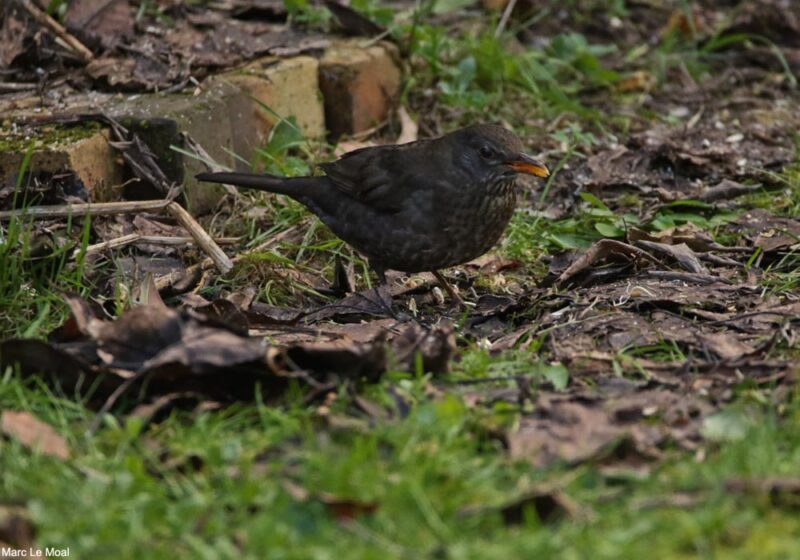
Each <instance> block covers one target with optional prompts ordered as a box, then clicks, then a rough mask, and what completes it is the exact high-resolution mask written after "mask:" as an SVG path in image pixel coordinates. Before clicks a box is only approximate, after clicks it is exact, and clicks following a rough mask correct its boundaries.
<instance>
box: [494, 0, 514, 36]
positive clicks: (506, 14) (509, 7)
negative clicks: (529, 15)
mask: <svg viewBox="0 0 800 560" xmlns="http://www.w3.org/2000/svg"><path fill="white" fill-rule="evenodd" d="M516 5H517V0H509V2H508V4H506V8H505V9H504V10H503V15H502V16H500V22H499V23H498V24H497V29H495V30H494V38H495V39H499V38H500V35H502V34H503V31H505V30H506V25H507V24H508V20H509V18H511V12H513V11H514V8H515V7H516Z"/></svg>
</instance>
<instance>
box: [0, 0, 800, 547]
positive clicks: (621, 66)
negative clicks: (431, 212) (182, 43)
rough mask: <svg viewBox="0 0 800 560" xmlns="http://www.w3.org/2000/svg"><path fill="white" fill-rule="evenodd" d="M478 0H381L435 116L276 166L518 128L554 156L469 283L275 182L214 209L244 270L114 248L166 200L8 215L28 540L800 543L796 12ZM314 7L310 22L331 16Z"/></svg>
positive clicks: (11, 524)
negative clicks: (108, 245)
mask: <svg viewBox="0 0 800 560" xmlns="http://www.w3.org/2000/svg"><path fill="white" fill-rule="evenodd" d="M450 4H453V5H452V6H451V5H450ZM455 4H456V3H450V2H438V3H432V4H428V3H422V4H421V5H419V6H417V9H413V6H406V5H403V4H396V5H390V7H389V8H388V9H387V6H386V5H382V4H381V3H378V2H358V3H357V2H353V7H354V8H356V9H358V10H359V11H360V13H362V14H365V15H366V16H367V17H369V18H370V19H371V20H372V21H373V22H378V23H380V24H381V25H384V26H386V28H387V29H388V32H389V36H390V37H391V38H392V39H393V40H394V41H396V42H397V44H398V47H399V52H400V53H402V56H403V57H404V61H405V62H404V64H405V65H406V67H407V81H406V86H405V89H404V92H403V95H402V98H401V100H400V102H401V104H402V105H403V107H404V108H405V110H406V111H407V115H410V117H408V116H405V117H403V118H399V119H398V123H397V124H394V123H391V124H389V125H387V126H384V127H382V128H379V129H378V130H375V131H373V132H372V133H371V134H370V135H368V136H367V137H359V138H356V139H340V140H339V141H338V143H339V146H335V145H332V144H329V143H328V142H319V141H309V140H307V139H304V138H302V137H301V136H300V135H299V134H298V133H297V130H296V128H295V127H293V126H292V124H291V121H290V120H285V121H281V124H280V125H279V127H278V129H277V130H278V131H279V133H276V134H273V135H272V138H271V141H270V142H269V143H268V144H267V145H266V146H264V147H263V149H262V150H261V152H260V154H261V158H260V159H259V161H257V162H255V164H256V167H260V168H264V167H266V168H267V170H268V171H271V172H276V173H286V174H299V173H306V172H308V171H309V169H310V166H309V162H311V161H314V160H317V161H324V160H325V159H326V158H329V157H332V154H333V153H340V152H341V151H342V150H343V149H346V148H353V147H357V146H361V145H364V144H365V143H366V142H390V141H394V140H396V139H397V136H398V133H399V132H400V130H401V129H402V130H404V131H405V132H408V129H409V126H410V125H414V124H415V125H418V127H419V135H420V136H432V135H436V134H439V133H442V132H446V131H448V130H452V129H455V128H458V127H459V126H462V125H466V124H470V123H474V122H480V121H483V120H486V119H487V115H488V116H489V118H490V119H491V120H493V121H499V122H502V123H504V124H506V125H507V126H509V127H511V128H513V129H514V130H515V131H516V132H517V133H518V134H519V135H520V136H521V137H522V138H524V139H525V143H526V145H527V147H528V148H529V151H530V152H531V153H534V154H537V155H539V156H540V157H541V158H542V159H545V160H546V161H547V162H548V164H549V165H550V168H551V170H552V175H551V177H550V178H549V179H548V181H547V182H546V183H545V184H534V183H530V184H525V185H523V188H521V196H520V198H521V200H520V205H519V208H518V210H517V212H516V214H515V216H514V218H513V220H512V223H511V225H510V227H509V229H508V231H507V233H506V236H505V237H504V239H503V240H502V242H501V243H500V245H499V246H498V247H497V248H496V249H495V250H494V251H492V252H491V253H490V254H488V255H486V256H484V257H482V258H481V259H478V260H477V261H475V262H473V263H469V264H468V265H465V266H462V267H458V268H457V269H453V270H450V271H447V272H446V276H447V277H448V278H449V279H450V280H451V281H452V282H453V283H455V284H456V285H457V286H458V288H459V291H460V293H461V294H462V295H463V297H464V298H465V299H466V300H467V302H468V304H469V305H468V307H467V308H466V310H461V309H459V308H458V307H456V306H454V305H452V304H451V302H450V301H449V299H448V298H447V297H446V296H442V294H441V292H440V290H439V289H438V288H437V287H435V283H434V282H433V281H432V279H431V278H430V277H429V276H428V275H417V276H414V277H412V278H406V277H402V276H401V275H394V276H392V277H391V280H392V283H391V285H390V289H389V293H390V294H391V295H392V296H393V305H394V313H393V315H392V314H387V310H386V308H385V305H384V304H383V303H382V302H381V301H380V300H379V299H377V298H375V297H372V296H374V295H376V293H375V291H374V290H370V289H369V288H371V287H372V284H371V280H370V277H369V274H367V272H368V269H367V267H366V264H365V263H364V261H363V260H362V259H361V258H360V257H359V256H358V255H357V254H354V252H353V251H352V250H350V249H349V248H348V247H347V246H346V245H344V244H342V243H341V242H340V241H338V240H336V239H335V238H334V237H333V236H332V234H331V233H330V232H328V231H327V230H326V229H325V228H324V227H323V226H322V225H321V224H319V222H318V221H317V220H316V219H315V218H314V217H313V216H310V215H309V214H308V213H307V212H305V211H304V210H303V208H302V207H300V206H299V205H298V204H295V203H292V202H291V201H287V200H285V199H283V198H281V197H274V196H268V195H252V194H239V195H235V196H234V195H228V196H227V197H226V198H224V199H223V200H222V201H221V202H220V204H219V205H218V206H217V207H216V209H215V211H214V213H213V214H212V215H208V216H204V217H201V218H200V221H201V223H202V224H203V226H205V228H206V229H207V230H208V231H209V232H210V233H211V234H212V235H213V236H214V237H216V238H223V237H229V238H230V237H234V238H237V239H236V243H237V244H236V245H233V246H225V249H226V250H227V251H228V253H229V254H230V255H231V256H232V257H234V256H235V257H234V268H233V270H232V271H231V272H229V273H227V274H218V273H217V272H215V271H214V269H213V267H211V268H207V269H205V270H204V271H200V270H196V272H197V273H196V274H191V271H192V269H191V265H196V264H197V263H199V262H201V261H202V260H203V258H204V255H203V254H202V253H200V252H199V251H197V250H194V249H190V250H185V249H182V248H181V249H172V248H168V249H166V250H165V249H164V248H163V247H153V246H150V245H136V246H128V247H126V248H123V249H120V250H118V252H112V253H108V252H103V253H98V254H93V255H91V254H90V255H86V252H87V247H88V246H89V245H90V244H92V243H96V242H97V241H99V240H103V239H108V238H113V237H117V236H119V235H121V234H124V233H129V232H130V231H131V227H133V226H132V225H131V224H132V222H131V220H133V221H134V222H135V227H136V228H139V229H137V230H136V231H143V232H147V233H148V234H150V235H183V234H182V233H175V232H176V231H177V230H180V228H177V226H176V225H175V224H174V223H172V222H169V221H168V220H163V219H161V218H159V217H157V216H156V217H154V216H153V215H150V214H142V215H140V216H136V217H135V218H134V217H133V216H131V217H122V218H113V219H111V218H104V219H98V220H92V222H91V223H89V221H88V220H79V219H75V220H69V221H65V220H59V221H57V222H47V223H44V224H43V223H42V222H36V221H32V220H30V219H28V218H24V217H23V218H20V219H12V220H10V221H9V220H4V221H3V222H2V224H1V225H0V338H2V339H5V341H4V342H2V343H0V355H2V356H3V360H4V361H5V362H6V363H7V362H11V361H13V362H15V364H17V365H15V366H11V365H9V367H7V368H6V369H5V370H4V371H3V372H2V377H0V411H2V421H1V422H0V432H2V436H0V472H2V473H3V476H2V479H1V480H0V542H7V543H11V544H14V545H17V546H29V545H31V546H40V547H45V546H52V547H56V548H65V547H69V548H70V555H71V556H72V557H76V558H83V557H106V556H111V555H114V556H119V557H131V558H138V557H147V558H162V557H163V558H174V557H187V558H188V557H192V558H194V557H202V558H228V557H231V558H233V557H237V558H239V557H247V558H261V557H270V558H272V557H274V558H341V557H347V558H387V557H389V558H395V557H397V558H401V557H413V558H418V557H428V556H429V557H438V558H509V557H559V558H560V557H564V558H641V557H645V556H649V557H656V558H697V557H702V558H748V559H750V558H776V559H778V558H780V559H784V558H800V549H798V547H797V544H796V543H797V542H798V539H799V538H800V520H798V517H797V515H796V513H797V508H798V506H800V478H798V473H797V465H798V464H800V401H798V398H797V388H796V384H795V377H796V374H797V369H798V363H800V360H799V359H798V358H799V357H800V346H798V344H800V343H799V342H798V341H799V340H800V339H799V338H798V330H797V329H798V317H799V316H800V292H799V291H798V285H799V284H800V273H799V272H798V262H800V257H798V254H797V249H798V247H800V245H798V242H799V241H800V237H799V236H800V219H799V216H800V135H798V130H800V93H798V89H797V76H798V75H799V74H800V43H798V40H797V37H798V36H800V20H798V17H797V15H796V14H794V13H793V12H791V11H790V10H789V3H788V2H781V1H779V0H759V1H758V2H741V3H737V2H726V3H724V5H722V4H723V3H717V2H669V1H663V2H659V1H648V2H626V1H620V2H594V1H592V0H575V1H571V2H567V3H564V2H548V1H538V2H534V1H526V2H522V1H520V2H519V3H518V5H517V6H516V9H515V10H514V11H513V13H512V15H511V17H510V18H508V19H506V18H504V17H503V16H502V15H501V12H493V11H491V7H484V6H471V7H469V8H468V9H465V8H464V4H465V3H463V2H459V3H457V4H458V6H456V5H455ZM489 4H490V3H487V6H488V5H489ZM718 4H720V5H718ZM142 5H145V6H146V5H149V4H146V3H142ZM287 7H288V8H289V16H288V17H289V19H290V21H291V22H292V25H294V26H297V28H299V29H304V30H309V29H310V30H321V31H324V30H327V29H328V28H329V27H330V26H332V25H333V24H332V21H331V18H330V15H329V13H328V12H327V11H325V10H324V9H322V8H317V7H314V6H311V5H307V4H305V3H291V5H290V3H288V2H287ZM500 9H501V10H502V6H501V7H500ZM402 123H405V126H402ZM332 141H333V140H332ZM23 171H24V169H23ZM20 176H21V177H25V173H24V172H23V173H20ZM51 180H52V182H48V181H51ZM43 181H44V180H43ZM20 183H22V180H20ZM52 185H56V186H58V181H56V180H55V179H54V178H52V177H48V178H47V181H44V183H40V184H38V185H37V189H38V191H34V192H51V191H52ZM19 187H20V185H14V186H13V188H11V189H10V190H9V189H6V190H0V202H1V203H3V204H5V206H4V208H9V207H12V206H13V205H12V204H11V200H10V198H11V197H14V196H15V195H14V193H16V192H17V190H18V189H19ZM59 188H62V190H63V189H66V188H67V187H59ZM56 190H57V189H56ZM59 192H60V191H59ZM56 194H59V193H56ZM42 196H43V195H42ZM60 196H61V200H64V193H60ZM76 249H77V252H75V253H74V255H75V256H74V257H73V252H74V251H75V250H76ZM115 251H117V250H115ZM154 256H157V257H159V258H160V259H161V260H158V261H157V262H158V263H161V266H162V267H163V268H161V269H158V268H153V269H152V270H151V274H149V275H147V274H137V268H138V267H139V266H140V265H141V263H142V262H144V260H148V261H149V260H152V259H150V257H154ZM137 259H139V260H137ZM187 267H188V268H187ZM175 270H177V271H178V272H179V276H180V279H179V281H178V282H169V281H165V282H164V283H161V282H160V280H161V279H163V278H167V277H166V276H165V274H164V271H167V272H170V271H172V272H174V271H175ZM201 272H202V273H201ZM372 281H374V278H373V279H372ZM181 283H182V284H181ZM178 284H181V285H182V286H183V289H181V286H179V285H178ZM187 285H188V287H186V286H187ZM156 287H158V288H162V289H161V290H160V291H161V295H159V294H158V290H156V289H155V288H156ZM389 293H384V294H383V296H384V298H383V299H386V298H387V297H388V295H389ZM154 325H158V327H159V328H158V329H156V328H154ZM248 335H249V336H248ZM264 341H266V342H264ZM142 349H144V350H142ZM230 349H235V351H228V350H230ZM167 351H169V352H172V353H171V354H169V355H167ZM265 352H266V359H265V358H264V353H265ZM176 356H178V357H176ZM10 357H13V358H14V360H11V358H10Z"/></svg>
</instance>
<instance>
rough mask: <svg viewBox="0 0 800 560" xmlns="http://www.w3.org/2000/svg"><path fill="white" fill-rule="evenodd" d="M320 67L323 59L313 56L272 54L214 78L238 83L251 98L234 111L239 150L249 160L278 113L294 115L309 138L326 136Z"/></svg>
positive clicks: (264, 139)
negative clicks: (278, 55)
mask: <svg viewBox="0 0 800 560" xmlns="http://www.w3.org/2000/svg"><path fill="white" fill-rule="evenodd" d="M318 69H319V62H318V61H317V59H315V58H313V57H310V56H296V57H293V58H287V59H277V58H273V57H268V58H262V59H259V60H256V61H254V62H252V63H250V64H248V65H247V66H245V67H244V68H242V69H240V70H237V71H234V72H228V73H225V74H222V75H220V76H218V77H216V78H213V80H219V81H222V82H225V83H228V84H233V85H235V86H236V87H238V88H240V89H241V90H242V91H243V92H244V93H245V94H246V95H247V96H248V97H249V98H250V102H249V103H247V104H242V105H239V106H236V107H234V108H233V111H232V114H231V119H232V122H233V128H234V130H236V132H237V134H235V135H234V150H235V151H236V153H238V154H239V155H241V156H243V157H245V158H246V159H248V160H249V159H250V157H251V156H252V154H253V150H254V149H255V148H257V147H259V146H263V144H264V142H265V141H266V139H267V137H268V136H269V132H270V130H271V129H272V127H273V125H274V124H275V122H277V120H278V116H280V117H294V118H295V119H296V121H297V124H298V126H299V128H300V130H302V131H303V134H304V135H305V136H306V137H307V138H321V137H323V136H324V135H325V114H324V110H323V106H322V96H321V94H320V91H319V81H318ZM264 107H268V108H269V110H267V109H265V108H264ZM270 110H271V111H272V112H270ZM276 115H277V116H276Z"/></svg>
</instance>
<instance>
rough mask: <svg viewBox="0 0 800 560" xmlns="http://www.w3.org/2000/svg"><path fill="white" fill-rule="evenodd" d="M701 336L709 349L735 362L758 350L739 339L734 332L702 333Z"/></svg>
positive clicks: (724, 358)
mask: <svg viewBox="0 0 800 560" xmlns="http://www.w3.org/2000/svg"><path fill="white" fill-rule="evenodd" d="M699 337H700V340H701V341H702V342H703V344H705V345H706V346H707V347H708V349H709V350H711V351H712V352H714V354H716V355H717V356H719V357H720V358H722V359H723V360H728V361H731V362H735V361H736V360H738V359H740V358H741V357H743V356H750V355H752V354H754V353H755V352H756V349H755V348H754V347H752V346H750V345H749V344H747V343H745V342H742V341H741V340H737V338H736V336H735V335H734V333H725V332H719V333H701V334H700V335H699Z"/></svg>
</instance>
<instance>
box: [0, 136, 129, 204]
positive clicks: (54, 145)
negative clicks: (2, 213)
mask: <svg viewBox="0 0 800 560" xmlns="http://www.w3.org/2000/svg"><path fill="white" fill-rule="evenodd" d="M26 133H28V134H32V136H30V137H22V136H15V135H14V134H8V135H4V136H3V137H2V139H0V140H1V141H2V143H3V144H4V147H3V149H2V150H0V184H2V183H7V182H8V181H10V180H12V181H13V180H14V178H15V177H16V176H17V175H18V173H19V171H20V169H21V167H22V162H23V160H24V158H25V154H26V152H27V150H28V146H29V145H30V143H31V142H34V151H33V154H32V156H31V160H30V162H29V165H28V168H27V171H28V172H31V173H34V174H40V173H54V174H59V173H65V172H69V171H72V172H74V173H75V175H76V176H77V178H78V179H79V180H80V181H81V183H83V186H84V188H85V189H86V191H87V194H88V196H89V197H90V198H91V199H92V200H98V201H103V200H112V199H113V198H114V197H115V193H114V192H113V187H115V186H117V185H119V184H120V183H121V182H122V170H121V167H120V166H119V165H118V162H117V156H116V154H115V152H114V150H113V149H112V148H111V146H109V145H108V132H107V131H105V130H101V129H99V128H97V127H96V126H93V125H83V126H81V125H79V126H75V127H67V126H45V127H41V128H38V129H33V130H27V131H26Z"/></svg>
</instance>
